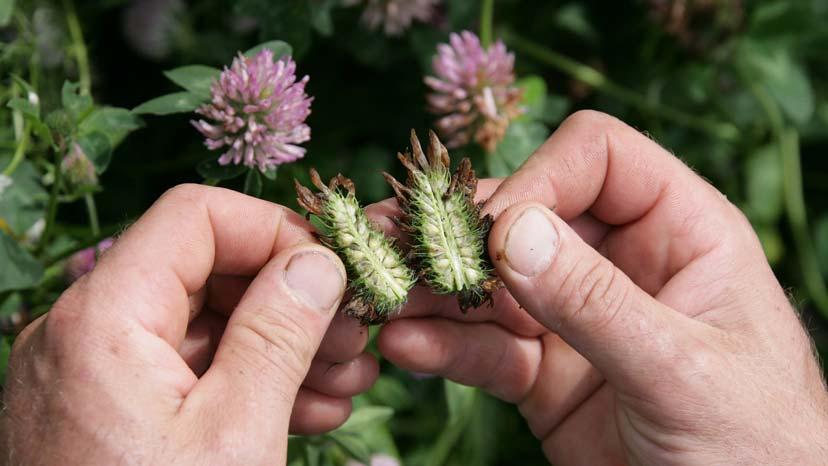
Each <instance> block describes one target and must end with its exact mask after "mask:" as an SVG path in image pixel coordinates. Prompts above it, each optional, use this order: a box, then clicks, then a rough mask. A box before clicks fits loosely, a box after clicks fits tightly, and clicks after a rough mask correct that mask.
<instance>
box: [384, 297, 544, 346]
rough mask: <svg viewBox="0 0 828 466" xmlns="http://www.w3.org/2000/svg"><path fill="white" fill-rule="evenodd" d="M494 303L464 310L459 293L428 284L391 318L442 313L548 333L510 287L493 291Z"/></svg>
mask: <svg viewBox="0 0 828 466" xmlns="http://www.w3.org/2000/svg"><path fill="white" fill-rule="evenodd" d="M492 298H493V300H494V302H493V304H492V306H485V305H484V306H481V307H480V308H478V309H472V310H469V311H467V312H463V311H461V310H460V306H459V305H458V303H457V298H456V297H455V296H446V295H438V294H434V293H433V292H432V291H431V290H430V289H428V288H427V287H424V286H416V287H414V288H412V289H411V291H410V292H409V294H408V301H407V302H406V304H405V306H404V307H403V309H402V311H401V312H399V313H396V314H392V315H391V317H390V318H391V320H401V319H408V318H413V317H442V318H445V319H451V320H456V321H459V322H465V323H472V322H478V323H482V322H491V323H495V324H498V325H500V326H502V327H503V328H505V329H507V330H509V331H510V332H513V333H516V334H518V335H522V336H527V337H536V336H538V335H541V334H542V333H545V332H546V331H547V330H546V327H544V326H543V325H541V324H539V323H538V322H537V321H536V320H535V319H534V318H532V316H530V315H529V314H527V313H526V311H524V310H523V309H521V308H520V305H519V304H518V303H517V301H515V299H514V298H513V297H512V296H511V295H510V294H509V292H508V291H507V290H498V291H496V292H495V293H494V294H493V295H492Z"/></svg>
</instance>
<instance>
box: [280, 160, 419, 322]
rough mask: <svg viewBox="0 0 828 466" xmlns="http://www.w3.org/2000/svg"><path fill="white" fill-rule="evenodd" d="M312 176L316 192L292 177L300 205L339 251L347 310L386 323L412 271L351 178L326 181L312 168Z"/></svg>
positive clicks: (401, 299) (401, 301) (403, 297)
mask: <svg viewBox="0 0 828 466" xmlns="http://www.w3.org/2000/svg"><path fill="white" fill-rule="evenodd" d="M310 175H311V182H312V183H313V185H314V186H316V188H317V189H319V192H317V193H315V194H314V193H313V192H312V191H311V190H310V189H308V188H306V187H304V186H302V185H301V184H300V183H299V182H298V181H296V193H297V195H298V201H299V205H301V206H302V207H304V208H305V209H307V210H308V212H310V213H312V214H314V215H316V216H317V217H318V218H319V220H320V221H321V222H322V223H323V225H324V226H325V228H326V230H327V231H325V232H322V233H321V235H320V239H321V241H322V242H323V243H324V244H325V245H326V246H328V247H330V248H331V249H332V250H334V251H335V252H336V253H337V254H339V257H340V258H341V259H342V262H343V263H344V264H345V268H346V269H347V271H348V287H349V289H350V291H351V298H350V300H349V301H348V302H347V303H346V304H345V307H344V311H345V313H346V314H347V315H349V316H352V317H356V318H358V319H360V321H361V322H362V323H363V324H377V323H383V322H385V321H386V320H387V319H388V315H389V314H390V313H393V312H396V311H398V310H399V309H400V308H401V307H402V305H403V304H405V302H406V300H407V299H408V291H409V290H410V289H411V288H412V287H413V286H414V283H415V281H416V280H415V278H414V273H413V272H412V271H411V270H410V269H409V268H408V267H407V266H406V264H405V260H404V259H403V255H402V253H400V251H399V249H397V247H396V245H395V242H394V240H393V239H392V238H391V237H389V236H387V235H385V233H383V232H382V230H380V228H379V227H378V226H377V225H375V224H374V223H372V222H371V221H370V220H369V219H368V217H367V216H366V215H365V211H364V210H363V209H362V207H360V205H359V202H358V201H357V199H356V191H355V188H354V183H353V182H352V181H351V180H349V179H348V178H345V177H344V176H342V175H337V176H336V177H334V178H333V179H331V181H330V183H328V185H327V186H326V185H325V184H324V183H322V179H321V178H320V177H319V173H317V172H316V170H313V169H312V170H311V172H310Z"/></svg>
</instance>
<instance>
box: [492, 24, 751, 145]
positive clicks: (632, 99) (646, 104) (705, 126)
mask: <svg viewBox="0 0 828 466" xmlns="http://www.w3.org/2000/svg"><path fill="white" fill-rule="evenodd" d="M503 37H504V38H505V40H506V42H507V43H508V44H509V45H510V46H511V47H513V48H514V49H516V50H520V51H522V52H523V53H525V54H526V55H529V56H531V57H534V58H535V59H536V60H539V61H541V62H543V63H545V64H547V65H549V66H552V67H554V68H556V69H558V70H559V71H561V72H563V73H566V74H568V75H569V76H571V77H573V78H575V79H577V80H578V81H581V82H583V83H585V84H589V85H590V86H592V87H593V88H595V89H596V90H597V91H598V92H601V93H603V94H606V95H608V96H610V97H613V98H615V99H617V100H619V101H621V102H623V103H625V104H627V105H630V106H633V107H636V108H638V109H640V110H643V111H645V112H651V113H653V114H655V115H657V116H659V117H661V118H664V119H665V120H670V121H672V122H673V123H677V124H680V125H682V126H686V127H688V128H692V129H695V130H698V131H702V132H705V133H707V134H710V135H711V136H714V137H716V138H719V139H724V140H728V141H732V140H735V139H736V138H737V137H738V136H739V130H738V129H737V128H736V126H735V125H733V124H731V123H727V122H722V121H713V120H709V119H705V118H701V117H698V116H696V115H693V114H690V113H685V112H683V111H681V110H678V109H675V108H672V107H668V106H666V105H664V104H660V103H657V102H652V101H649V100H647V98H646V97H644V96H642V95H640V94H639V93H637V92H635V91H633V90H631V89H627V88H626V87H623V86H621V85H619V84H617V83H615V82H613V81H611V80H610V79H609V78H608V77H607V76H606V75H605V74H603V73H601V72H600V71H598V70H596V69H595V68H592V67H590V66H587V65H584V64H583V63H579V62H577V61H575V60H573V59H571V58H569V57H566V56H564V55H561V54H559V53H557V52H555V51H553V50H550V49H549V48H547V47H545V46H543V45H540V44H538V43H536V42H533V41H531V40H529V39H526V38H523V37H521V36H520V35H517V34H514V33H510V32H508V31H506V32H504V33H503Z"/></svg>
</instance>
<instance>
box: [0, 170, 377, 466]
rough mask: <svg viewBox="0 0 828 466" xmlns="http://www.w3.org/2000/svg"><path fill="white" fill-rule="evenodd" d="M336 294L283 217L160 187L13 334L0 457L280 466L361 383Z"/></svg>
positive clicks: (294, 221)
mask: <svg viewBox="0 0 828 466" xmlns="http://www.w3.org/2000/svg"><path fill="white" fill-rule="evenodd" d="M344 285H345V271H344V269H343V267H342V264H341V263H340V261H339V259H338V258H337V257H336V255H335V254H333V253H332V252H330V251H329V250H327V249H325V248H323V247H322V246H320V245H318V244H317V243H316V242H315V241H314V239H313V236H312V235H311V226H310V225H309V224H308V223H307V222H306V221H304V220H303V219H302V218H301V217H300V216H299V215H298V214H296V213H294V212H291V211H290V210H288V209H286V208H283V207H281V206H277V205H274V204H271V203H269V202H265V201H261V200H258V199H253V198H250V197H247V196H244V195H242V194H239V193H235V192H232V191H228V190H224V189H219V188H207V187H202V186H180V187H177V188H174V189H172V190H170V191H169V192H168V193H166V194H165V195H164V196H162V197H161V199H160V200H158V202H156V203H155V205H154V206H153V207H152V208H150V209H149V211H147V213H146V214H144V216H142V217H141V219H139V220H138V222H137V223H135V224H134V225H133V226H132V227H131V228H130V229H129V230H127V231H126V233H125V234H124V235H123V236H122V237H121V238H120V239H119V240H118V241H117V242H116V244H115V245H114V246H113V247H112V248H111V249H110V250H109V251H107V252H106V254H105V255H104V256H103V257H102V258H101V260H100V262H99V263H98V265H97V266H96V268H95V269H94V270H93V271H92V272H91V273H89V274H88V275H86V276H84V277H83V278H81V279H80V280H79V281H78V282H76V283H75V285H73V286H72V287H71V288H70V289H69V290H67V291H66V292H65V293H64V294H63V295H62V296H61V298H60V299H59V300H58V301H57V303H55V305H54V306H53V308H52V310H51V311H50V312H49V314H47V315H46V316H44V317H43V318H40V319H38V320H37V321H35V322H34V323H33V324H31V325H30V326H29V327H27V328H26V329H25V330H24V331H23V333H21V335H20V336H19V337H18V338H17V340H16V342H15V345H14V348H13V351H12V356H11V360H10V368H9V369H10V372H9V374H8V378H7V381H8V382H7V387H6V391H5V393H4V402H5V410H4V412H3V413H2V416H1V417H0V451H2V452H5V453H3V455H4V458H2V460H3V461H1V462H2V463H3V464H12V465H17V464H26V465H35V464H116V463H117V464H245V465H249V464H250V465H252V464H284V462H285V458H286V449H287V437H288V432H289V431H290V432H293V433H320V432H323V431H326V430H329V429H332V428H335V427H337V426H338V425H339V424H341V423H342V422H344V421H345V419H346V418H347V417H348V415H349V413H350V409H351V404H350V397H351V396H353V395H355V394H357V393H359V392H361V391H363V390H365V389H367V388H368V387H370V386H371V385H372V384H373V382H374V380H375V378H376V376H377V371H378V366H377V363H376V361H375V360H374V359H373V357H372V356H370V355H367V354H363V353H362V351H363V349H364V347H365V344H366V343H367V338H368V335H367V332H366V330H365V329H364V328H362V327H361V326H359V324H358V323H357V322H355V321H352V320H350V319H345V318H344V317H342V316H340V315H337V316H336V317H335V314H337V313H336V309H337V307H338V304H339V301H340V299H341V297H342V292H343V289H344ZM331 322H333V323H331ZM329 325H330V328H329ZM326 330H327V334H326ZM323 336H324V340H323ZM291 412H292V413H293V414H292V415H291Z"/></svg>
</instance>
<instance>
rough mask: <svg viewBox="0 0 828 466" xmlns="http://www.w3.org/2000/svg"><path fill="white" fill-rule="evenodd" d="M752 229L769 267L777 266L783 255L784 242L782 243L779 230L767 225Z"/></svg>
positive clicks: (756, 226) (755, 226)
mask: <svg viewBox="0 0 828 466" xmlns="http://www.w3.org/2000/svg"><path fill="white" fill-rule="evenodd" d="M754 229H755V230H756V235H757V236H758V237H759V241H760V242H761V243H762V250H764V251H765V257H767V258H768V263H770V264H771V265H774V264H777V263H778V262H779V260H780V259H782V256H783V255H784V254H785V242H784V241H782V237H781V236H780V235H779V230H777V229H776V228H774V227H773V226H767V225H754Z"/></svg>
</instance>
